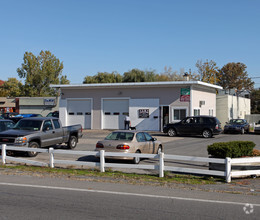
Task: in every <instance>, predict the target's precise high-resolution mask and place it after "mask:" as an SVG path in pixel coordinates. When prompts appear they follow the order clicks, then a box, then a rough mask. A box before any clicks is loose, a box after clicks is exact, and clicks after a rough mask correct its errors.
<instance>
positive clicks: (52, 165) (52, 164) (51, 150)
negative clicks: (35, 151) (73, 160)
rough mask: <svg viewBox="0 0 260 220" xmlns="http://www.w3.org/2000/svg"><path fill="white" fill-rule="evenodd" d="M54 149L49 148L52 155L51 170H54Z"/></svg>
mask: <svg viewBox="0 0 260 220" xmlns="http://www.w3.org/2000/svg"><path fill="white" fill-rule="evenodd" d="M53 151H54V149H53V148H52V147H50V148H49V155H50V168H54V153H53Z"/></svg>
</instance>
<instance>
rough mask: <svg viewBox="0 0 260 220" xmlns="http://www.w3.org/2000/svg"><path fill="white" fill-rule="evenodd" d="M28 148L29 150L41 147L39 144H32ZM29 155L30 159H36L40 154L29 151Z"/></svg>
mask: <svg viewBox="0 0 260 220" xmlns="http://www.w3.org/2000/svg"><path fill="white" fill-rule="evenodd" d="M28 147H29V148H39V147H40V146H39V144H38V143H37V142H30V143H29V146H28ZM27 155H28V156H29V157H36V156H37V155H38V152H35V151H29V152H27Z"/></svg>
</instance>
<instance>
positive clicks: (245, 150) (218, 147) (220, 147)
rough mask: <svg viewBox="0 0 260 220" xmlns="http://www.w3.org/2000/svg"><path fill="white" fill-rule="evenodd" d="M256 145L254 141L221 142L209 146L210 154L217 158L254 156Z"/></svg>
mask: <svg viewBox="0 0 260 220" xmlns="http://www.w3.org/2000/svg"><path fill="white" fill-rule="evenodd" d="M254 147H255V143H254V142H252V141H230V142H219V143H214V144H212V145H209V146H208V154H209V155H211V156H212V157H215V158H226V157H230V158H236V157H243V156H252V155H253V149H254Z"/></svg>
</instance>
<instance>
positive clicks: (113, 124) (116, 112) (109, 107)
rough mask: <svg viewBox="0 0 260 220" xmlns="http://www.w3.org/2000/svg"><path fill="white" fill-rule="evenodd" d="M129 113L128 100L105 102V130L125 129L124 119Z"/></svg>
mask: <svg viewBox="0 0 260 220" xmlns="http://www.w3.org/2000/svg"><path fill="white" fill-rule="evenodd" d="M128 112H129V100H128V99H106V100H103V129H124V118H125V115H126V114H128Z"/></svg>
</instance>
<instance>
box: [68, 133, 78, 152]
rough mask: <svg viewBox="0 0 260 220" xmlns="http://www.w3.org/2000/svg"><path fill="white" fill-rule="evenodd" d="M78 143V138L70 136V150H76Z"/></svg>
mask: <svg viewBox="0 0 260 220" xmlns="http://www.w3.org/2000/svg"><path fill="white" fill-rule="evenodd" d="M77 143H78V138H77V137H76V136H74V135H73V136H70V139H69V141H68V143H67V147H68V148H69V149H74V148H75V147H76V146H77Z"/></svg>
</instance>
